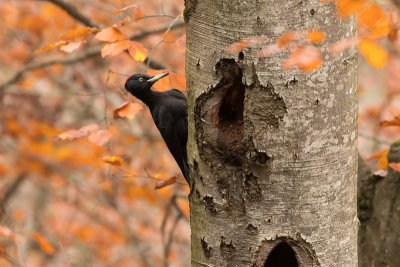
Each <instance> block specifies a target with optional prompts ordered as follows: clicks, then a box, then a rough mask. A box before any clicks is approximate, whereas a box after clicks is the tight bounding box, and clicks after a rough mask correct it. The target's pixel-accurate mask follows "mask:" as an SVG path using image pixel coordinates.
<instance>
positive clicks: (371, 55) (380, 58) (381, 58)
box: [359, 39, 388, 69]
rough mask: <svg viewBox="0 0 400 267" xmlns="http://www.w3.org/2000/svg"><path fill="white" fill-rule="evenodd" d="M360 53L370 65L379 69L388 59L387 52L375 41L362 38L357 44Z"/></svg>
mask: <svg viewBox="0 0 400 267" xmlns="http://www.w3.org/2000/svg"><path fill="white" fill-rule="evenodd" d="M359 49H360V53H361V54H362V55H363V56H364V57H365V58H366V60H367V61H368V63H369V64H371V66H373V67H375V68H377V69H381V68H383V67H384V66H385V64H386V61H387V59H388V54H387V52H386V51H385V50H384V49H382V48H381V47H380V46H378V45H376V44H375V43H373V42H371V41H369V40H365V39H362V40H361V41H360V44H359Z"/></svg>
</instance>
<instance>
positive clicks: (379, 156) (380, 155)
mask: <svg viewBox="0 0 400 267" xmlns="http://www.w3.org/2000/svg"><path fill="white" fill-rule="evenodd" d="M388 151H389V149H385V150H383V151H380V152H378V153H376V154H374V155H372V156H371V157H369V158H366V159H365V161H369V160H371V159H379V158H381V157H382V156H384V155H385V154H387V153H388Z"/></svg>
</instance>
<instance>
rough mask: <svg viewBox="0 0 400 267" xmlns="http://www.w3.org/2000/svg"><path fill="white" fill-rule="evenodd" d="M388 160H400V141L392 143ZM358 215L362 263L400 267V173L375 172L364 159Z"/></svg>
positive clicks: (377, 266) (383, 266) (392, 171)
mask: <svg viewBox="0 0 400 267" xmlns="http://www.w3.org/2000/svg"><path fill="white" fill-rule="evenodd" d="M388 160H389V163H391V162H396V163H397V162H400V143H394V144H392V146H391V147H390V150H389V153H388ZM358 214H359V215H358V216H359V219H360V222H361V227H360V229H359V247H358V253H359V257H358V258H359V266H368V267H387V266H400V257H399V255H400V254H399V252H400V173H398V172H396V171H394V170H393V169H391V168H389V170H388V174H387V176H386V177H384V178H382V177H379V176H376V175H373V174H372V173H371V172H370V170H369V169H368V167H367V166H366V165H365V163H364V162H363V161H362V159H361V158H360V159H359V171H358Z"/></svg>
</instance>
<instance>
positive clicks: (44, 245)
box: [32, 233, 54, 254]
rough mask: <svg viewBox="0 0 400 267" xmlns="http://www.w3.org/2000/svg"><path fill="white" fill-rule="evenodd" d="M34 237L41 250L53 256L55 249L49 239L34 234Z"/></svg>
mask: <svg viewBox="0 0 400 267" xmlns="http://www.w3.org/2000/svg"><path fill="white" fill-rule="evenodd" d="M32 237H33V238H34V239H35V240H36V241H37V242H38V244H39V246H40V248H41V249H42V250H43V251H44V252H46V253H47V254H53V252H54V247H53V245H51V244H50V242H49V241H47V239H46V238H45V237H44V236H42V235H41V234H39V233H32Z"/></svg>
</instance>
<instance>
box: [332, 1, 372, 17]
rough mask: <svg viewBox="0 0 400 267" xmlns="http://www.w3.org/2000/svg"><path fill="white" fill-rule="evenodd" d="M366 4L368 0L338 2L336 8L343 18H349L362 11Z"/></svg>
mask: <svg viewBox="0 0 400 267" xmlns="http://www.w3.org/2000/svg"><path fill="white" fill-rule="evenodd" d="M366 2H367V0H338V1H337V3H336V8H337V10H338V11H339V14H340V15H341V16H342V17H344V18H347V17H349V16H350V15H352V14H354V13H357V12H358V11H360V10H361V8H363V6H364V4H365V3H366Z"/></svg>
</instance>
